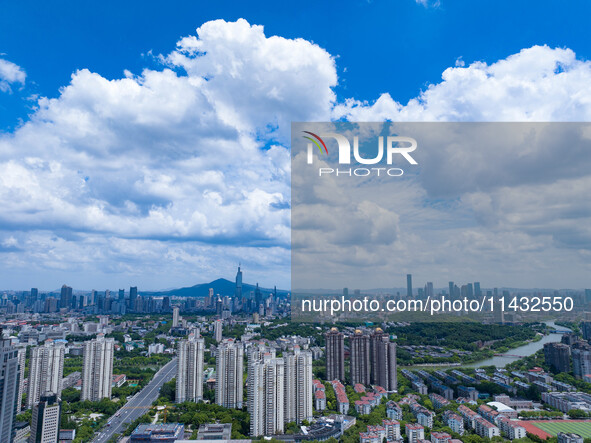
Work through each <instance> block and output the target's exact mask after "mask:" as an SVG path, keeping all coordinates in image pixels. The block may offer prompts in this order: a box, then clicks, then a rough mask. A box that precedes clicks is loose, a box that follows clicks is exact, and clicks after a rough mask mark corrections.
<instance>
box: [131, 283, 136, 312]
mask: <svg viewBox="0 0 591 443" xmlns="http://www.w3.org/2000/svg"><path fill="white" fill-rule="evenodd" d="M129 309H131V310H132V311H135V310H136V309H137V286H131V287H130V288H129Z"/></svg>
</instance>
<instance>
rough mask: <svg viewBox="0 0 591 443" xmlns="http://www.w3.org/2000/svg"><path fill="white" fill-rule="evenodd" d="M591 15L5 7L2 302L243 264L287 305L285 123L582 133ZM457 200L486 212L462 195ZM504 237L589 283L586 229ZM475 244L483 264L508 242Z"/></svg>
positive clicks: (184, 278)
mask: <svg viewBox="0 0 591 443" xmlns="http://www.w3.org/2000/svg"><path fill="white" fill-rule="evenodd" d="M590 12H591V6H590V5H589V3H588V2H585V1H578V2H568V3H567V4H566V3H558V2H551V1H535V2H534V1H521V2H509V1H479V2H464V1H462V2H459V1H449V0H441V1H440V2H438V3H435V2H432V1H425V2H422V1H415V0H390V1H381V0H375V1H349V2H338V3H334V2H326V3H322V4H318V2H310V1H300V2H293V3H287V4H286V3H277V2H259V3H257V4H256V6H255V5H254V4H253V3H252V2H249V3H246V2H202V3H197V2H189V1H187V2H167V3H166V4H164V3H162V2H155V1H142V2H139V1H128V2H123V3H122V2H114V1H103V2H94V3H92V7H89V3H80V2H66V1H62V2H57V3H56V2H54V3H47V2H16V1H11V2H8V3H4V4H3V6H2V14H0V204H1V205H2V207H3V208H4V210H3V211H2V214H0V265H1V266H0V269H1V270H0V282H2V283H3V284H0V286H1V287H5V288H15V289H26V288H28V287H31V286H38V287H40V288H42V289H53V288H57V287H59V286H61V284H63V283H68V284H71V285H73V286H75V287H79V288H87V289H89V288H97V289H99V288H101V287H109V288H115V287H124V286H129V285H132V284H133V285H139V286H140V288H142V287H143V288H145V289H158V288H164V287H174V286H182V285H190V284H194V283H197V282H204V281H208V280H211V279H214V278H217V277H219V276H226V277H231V276H232V275H233V274H234V272H235V267H236V264H237V263H238V262H239V261H241V262H242V263H243V268H244V271H245V281H250V282H255V281H259V282H260V283H261V284H262V285H264V286H272V285H274V284H277V285H278V286H283V287H285V286H288V285H289V278H290V277H289V254H290V251H289V219H290V212H289V205H290V193H289V172H290V166H289V123H290V122H291V121H293V120H295V121H306V120H317V121H318V120H331V119H349V120H358V121H379V120H384V119H389V120H411V121H589V120H590V119H591V98H590V92H589V84H590V80H591V65H590V63H589V62H588V61H587V60H588V59H589V57H590V56H591V39H590V38H589V33H588V31H587V28H588V23H586V19H587V18H588V17H589V15H590V14H589V13H590ZM218 19H222V20H218ZM197 28H199V31H198V32H196V29H197ZM574 179H581V180H585V179H586V178H585V177H582V178H581V177H574ZM571 185H572V183H568V184H563V186H566V188H565V189H571V188H572V186H571ZM568 186H571V188H568ZM579 186H582V187H583V189H586V188H585V186H586V182H583V184H579ZM432 188H433V189H444V186H443V185H441V184H435V185H434V186H433V187H432ZM419 194H421V193H420V192H419ZM493 194H494V192H492V191H491V192H490V194H488V195H486V196H485V197H486V199H490V200H491V201H492V202H493V203H494V198H495V195H493ZM421 195H422V194H421ZM497 197H498V198H501V197H500V196H497ZM422 198H423V199H424V200H422V201H421V203H420V205H421V206H424V205H425V201H434V200H435V199H437V198H439V196H432V195H426V196H424V197H422ZM446 198H450V199H451V200H453V201H462V202H463V204H464V205H466V207H465V208H463V209H464V210H466V211H467V212H470V211H471V210H474V208H473V207H471V206H470V205H476V204H478V205H480V206H479V207H478V208H479V209H482V199H483V197H482V196H480V197H479V198H475V197H474V196H473V195H469V193H467V192H466V191H463V193H460V194H457V195H453V196H447V197H446ZM502 198H503V199H506V198H508V197H507V196H506V195H503V197H502ZM476 201H478V203H476ZM503 202H505V203H506V200H503ZM581 204H582V205H588V204H587V203H586V202H585V201H584V200H583V202H582V203H581V202H580V201H579V200H577V199H573V202H572V206H573V208H574V207H579V208H580V207H581ZM540 205H543V203H540ZM509 206H510V207H511V208H513V206H512V205H509ZM573 208H570V209H573ZM415 209H416V208H415ZM567 209H569V208H567ZM567 209H565V211H566V212H565V214H563V216H564V217H565V218H566V219H568V220H567V221H570V222H571V223H573V224H576V225H577V226H581V222H582V220H581V218H580V217H581V216H580V215H578V216H577V218H576V219H575V217H574V216H572V214H573V211H572V210H570V212H569V211H567ZM583 209H585V210H583V211H582V212H584V213H586V208H583ZM476 212H478V211H476ZM567 213H568V214H571V215H570V216H569V215H568V214H567ZM545 216H547V214H540V215H539V217H540V219H543V218H544V217H545ZM516 217H517V218H518V215H517V214H509V215H508V216H507V217H506V219H507V220H509V221H514V220H516V219H517V218H516ZM569 217H571V218H570V219H569ZM585 220H586V219H585ZM474 222H475V223H476V224H477V225H478V221H477V220H474ZM583 224H584V223H583ZM503 226H504V227H503V228H502V229H504V230H505V231H504V232H505V233H507V232H513V233H514V234H516V235H518V234H523V237H520V238H521V241H523V243H524V244H527V243H532V242H534V243H535V242H538V241H542V238H543V241H544V242H548V245H549V246H552V247H553V248H554V247H555V248H558V249H559V250H560V251H561V253H565V254H566V253H567V252H568V253H569V254H570V253H571V252H572V251H573V250H576V252H574V253H572V254H574V255H573V256H571V255H568V254H567V255H560V257H562V258H564V259H566V260H578V262H579V264H580V266H583V267H584V266H587V267H588V266H589V251H591V246H590V244H591V241H590V240H589V239H590V238H591V234H590V233H589V232H587V231H584V230H583V229H570V230H569V229H568V227H569V226H570V225H568V223H567V224H566V225H565V226H563V227H562V230H561V232H563V233H564V232H565V231H568V232H571V233H572V232H574V233H575V234H577V235H578V236H577V235H574V234H573V236H574V237H573V238H570V237H569V239H568V241H558V240H557V238H556V237H553V236H552V235H550V236H549V238H546V237H543V236H542V235H541V234H536V233H534V232H531V230H527V229H525V228H524V227H523V226H522V225H519V224H515V223H514V222H507V223H506V225H503ZM479 229H481V230H482V232H479V233H478V234H479V235H488V236H489V237H487V238H486V242H485V243H486V244H488V243H494V242H495V238H496V237H495V236H499V235H501V234H502V233H501V232H500V231H499V229H501V228H499V227H497V228H495V229H496V230H494V229H491V228H490V227H487V226H485V224H483V223H480V226H479ZM418 234H419V235H420V233H418ZM547 234H548V233H547V231H544V235H546V236H547ZM518 236H519V235H518ZM400 238H404V233H401V236H400ZM497 239H498V238H497ZM507 243H508V244H512V243H515V239H513V240H511V241H507ZM566 244H568V245H569V246H568V247H567V246H565V245H566ZM573 244H575V245H578V247H576V248H575V247H573V246H572V245H573ZM560 248H563V249H560ZM565 251H566V252H565ZM413 260H414V259H413V258H412V257H409V264H408V267H409V270H410V272H413V270H414V269H420V267H421V265H422V263H421V262H420V261H413ZM405 272H407V270H404V271H402V270H401V272H400V275H399V276H395V277H393V281H392V285H393V286H397V285H403V284H404V276H403V274H404V273H405ZM413 273H416V272H413ZM425 278H430V279H431V280H435V281H438V280H441V281H443V282H445V281H447V280H448V279H452V280H460V279H461V275H458V276H448V275H443V274H442V275H433V276H425ZM495 283H496V284H499V285H502V284H507V285H514V286H519V285H520V284H522V285H525V284H529V283H530V282H529V281H528V282H526V281H520V280H519V278H517V277H516V278H515V279H514V280H513V281H509V282H503V283H498V282H495ZM568 283H569V281H561V282H556V285H566V284H568ZM491 284H492V282H491ZM576 284H577V285H578V286H582V285H584V282H583V281H582V280H581V281H577V283H576ZM578 286H577V287H578Z"/></svg>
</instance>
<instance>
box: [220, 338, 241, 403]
mask: <svg viewBox="0 0 591 443" xmlns="http://www.w3.org/2000/svg"><path fill="white" fill-rule="evenodd" d="M243 366H244V349H243V348H242V343H240V342H236V341H235V340H233V339H227V340H224V341H223V342H222V343H220V345H219V346H218V349H217V357H216V384H215V402H216V404H218V405H220V406H223V407H225V408H232V409H242V403H243V396H244V394H243V392H244V391H243V390H244V369H243Z"/></svg>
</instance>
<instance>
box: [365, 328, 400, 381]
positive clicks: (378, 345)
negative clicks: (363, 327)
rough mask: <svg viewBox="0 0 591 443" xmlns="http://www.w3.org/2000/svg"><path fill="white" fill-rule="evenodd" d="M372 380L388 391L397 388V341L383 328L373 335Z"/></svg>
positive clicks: (371, 341)
mask: <svg viewBox="0 0 591 443" xmlns="http://www.w3.org/2000/svg"><path fill="white" fill-rule="evenodd" d="M370 343H371V382H372V384H375V385H378V386H381V387H382V388H384V389H385V390H386V391H389V392H391V391H395V390H396V389H397V374H396V343H395V342H392V341H390V336H389V335H388V334H386V333H385V332H384V331H383V330H382V329H381V328H377V329H376V330H375V332H374V333H373V334H372V335H371V340H370Z"/></svg>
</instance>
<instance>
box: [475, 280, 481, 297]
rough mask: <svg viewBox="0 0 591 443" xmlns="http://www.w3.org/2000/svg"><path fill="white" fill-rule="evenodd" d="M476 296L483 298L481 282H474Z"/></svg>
mask: <svg viewBox="0 0 591 443" xmlns="http://www.w3.org/2000/svg"><path fill="white" fill-rule="evenodd" d="M474 295H475V296H476V297H481V296H482V290H481V289H480V282H479V281H475V282H474Z"/></svg>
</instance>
